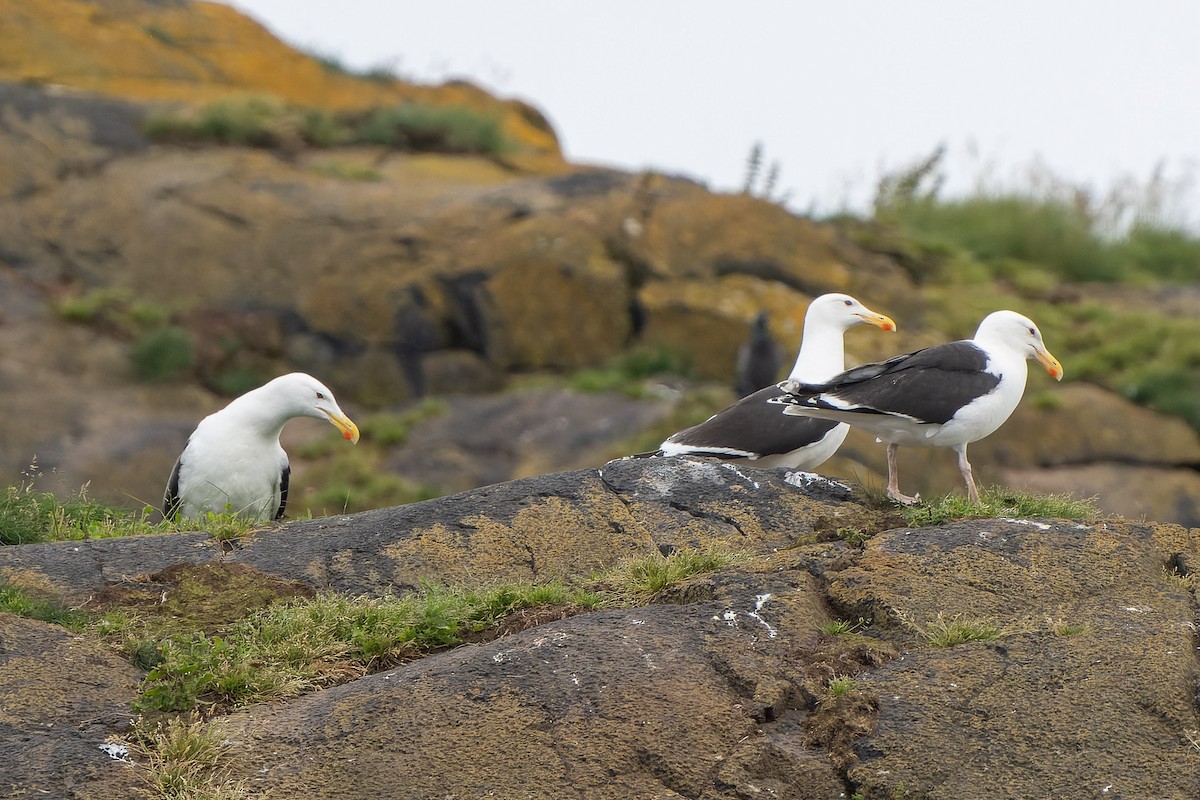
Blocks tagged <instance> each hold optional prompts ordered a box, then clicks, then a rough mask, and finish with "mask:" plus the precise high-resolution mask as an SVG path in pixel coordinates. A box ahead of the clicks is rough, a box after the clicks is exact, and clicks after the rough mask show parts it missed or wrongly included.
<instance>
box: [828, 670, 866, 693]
mask: <svg viewBox="0 0 1200 800" xmlns="http://www.w3.org/2000/svg"><path fill="white" fill-rule="evenodd" d="M827 688H828V689H829V694H830V696H831V697H841V696H842V695H844V694H849V693H850V692H852V691H854V690H855V689H857V688H858V682H857V681H855V680H854V678H852V677H850V676H849V675H837V676H835V677H832V678H830V679H829V683H828V684H827Z"/></svg>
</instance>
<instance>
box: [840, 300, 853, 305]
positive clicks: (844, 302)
mask: <svg viewBox="0 0 1200 800" xmlns="http://www.w3.org/2000/svg"><path fill="white" fill-rule="evenodd" d="M842 305H844V306H852V305H854V303H851V302H850V301H849V300H843V301H842Z"/></svg>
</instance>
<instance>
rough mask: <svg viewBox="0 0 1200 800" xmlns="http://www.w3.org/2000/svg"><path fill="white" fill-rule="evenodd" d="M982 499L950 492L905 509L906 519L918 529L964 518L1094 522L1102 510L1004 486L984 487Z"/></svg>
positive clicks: (1071, 499) (1062, 497)
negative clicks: (977, 500) (969, 498)
mask: <svg viewBox="0 0 1200 800" xmlns="http://www.w3.org/2000/svg"><path fill="white" fill-rule="evenodd" d="M979 494H980V498H979V500H980V502H979V503H972V502H971V501H970V500H968V499H967V497H966V496H965V495H959V494H950V495H946V496H945V497H942V498H939V499H936V500H926V501H922V502H920V503H918V504H917V505H913V506H905V507H903V508H902V509H901V513H902V514H903V515H904V519H905V520H906V522H907V523H908V525H909V526H911V527H914V528H919V527H925V526H928V525H944V524H945V523H947V522H954V521H956V520H964V519H997V518H1001V519H1002V518H1010V517H1011V518H1014V519H1027V518H1040V519H1070V520H1082V521H1088V522H1090V521H1092V520H1095V519H1097V518H1098V517H1099V516H1100V510H1099V509H1098V508H1097V507H1096V506H1095V505H1094V504H1093V503H1092V501H1091V500H1080V499H1078V498H1076V497H1073V496H1072V495H1069V494H1049V495H1039V494H1031V493H1026V492H1018V491H1013V490H1010V489H1004V488H1001V487H990V488H985V489H981V490H980V492H979Z"/></svg>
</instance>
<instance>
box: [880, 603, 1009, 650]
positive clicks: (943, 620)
mask: <svg viewBox="0 0 1200 800" xmlns="http://www.w3.org/2000/svg"><path fill="white" fill-rule="evenodd" d="M896 617H897V619H899V620H900V622H901V623H902V624H904V625H905V626H907V627H909V628H912V629H913V630H914V631H916V632H917V634H918V635H919V636H920V637H921V638H922V639H924V640H925V641H926V643H928V644H930V645H932V646H933V647H953V646H954V645H956V644H963V643H964V642H994V641H996V640H997V639H1000V638H1001V637H1004V636H1007V635H1008V634H1009V633H1011V632H1012V631H1010V630H1008V629H1006V628H1005V627H1003V626H1002V625H1000V624H999V623H996V622H994V621H992V620H988V619H978V618H968V617H963V615H962V614H955V615H954V616H951V617H947V616H945V615H944V614H942V613H941V612H938V615H937V617H935V618H934V619H932V620H930V621H929V622H927V623H919V622H917V621H916V620H914V619H912V618H911V617H910V616H909V615H908V614H907V613H905V612H902V611H898V612H896Z"/></svg>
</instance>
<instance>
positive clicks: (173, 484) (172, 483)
mask: <svg viewBox="0 0 1200 800" xmlns="http://www.w3.org/2000/svg"><path fill="white" fill-rule="evenodd" d="M182 464H183V455H182V454H181V455H180V456H179V458H177V459H175V467H174V468H173V469H172V470H171V477H170V478H168V479H167V491H166V492H165V493H164V494H163V506H162V512H163V518H164V519H175V517H176V516H177V515H178V514H179V507H180V506H181V505H183V502H182V501H181V500H180V498H179V467H180V466H181V465H182Z"/></svg>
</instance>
